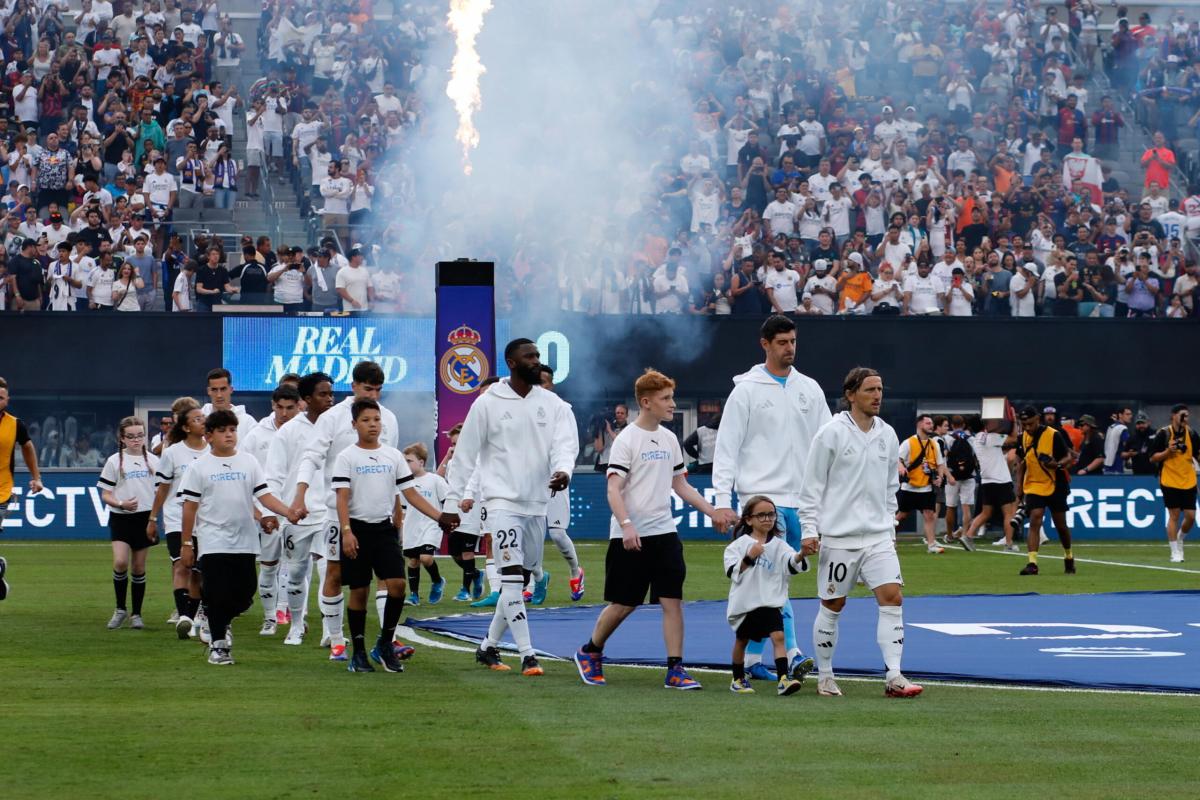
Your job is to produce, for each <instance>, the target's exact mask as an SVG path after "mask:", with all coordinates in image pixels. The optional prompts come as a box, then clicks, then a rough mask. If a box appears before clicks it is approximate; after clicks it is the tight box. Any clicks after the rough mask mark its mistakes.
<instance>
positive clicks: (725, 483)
mask: <svg viewBox="0 0 1200 800" xmlns="http://www.w3.org/2000/svg"><path fill="white" fill-rule="evenodd" d="M740 388H741V387H740V385H739V386H735V387H734V388H733V392H732V393H730V395H729V400H728V402H726V404H725V410H724V412H723V413H722V415H721V425H720V427H719V428H717V443H716V446H715V448H714V451H713V471H712V485H713V489H714V490H715V491H716V493H717V494H716V498H715V499H714V501H713V505H714V506H716V507H717V508H733V506H732V502H733V484H734V480H735V479H736V478H737V461H738V455H739V451H740V450H741V449H742V440H743V439H744V438H745V436H746V425H747V423H748V419H747V417H748V414H747V409H746V396H747V394H748V393H747V392H746V391H738V389H740Z"/></svg>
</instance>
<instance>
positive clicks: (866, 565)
mask: <svg viewBox="0 0 1200 800" xmlns="http://www.w3.org/2000/svg"><path fill="white" fill-rule="evenodd" d="M842 394H843V398H844V399H845V402H846V404H847V405H848V406H849V410H848V411H842V412H841V413H839V414H838V415H837V416H835V417H834V418H833V419H832V420H830V421H829V422H827V423H826V424H825V425H823V426H822V427H821V429H820V430H819V431H817V435H816V437H814V439H813V442H812V448H811V449H810V450H809V454H808V465H807V467H806V468H805V472H804V475H805V482H804V486H803V487H802V488H801V490H800V505H799V509H798V513H799V514H800V523H801V525H803V527H804V539H803V545H802V552H804V553H805V554H808V553H813V552H815V551H817V550H819V551H820V553H821V556H820V559H819V561H818V566H817V596H818V597H820V599H821V608H820V610H819V611H818V612H817V619H816V622H814V623H813V645H814V650H813V653H814V654H815V656H816V660H817V675H818V677H817V694H820V695H824V696H827V697H828V696H837V695H840V694H841V691H840V690H839V689H838V686H837V683H836V682H835V681H834V679H833V651H834V649H835V648H836V647H837V639H838V617H839V616H840V615H841V612H842V609H843V608H844V607H845V605H846V595H848V594H850V590H851V589H853V588H854V584H855V583H856V582H857V581H858V579H859V577H861V578H862V580H863V583H865V584H866V585H867V588H868V589H870V590H871V591H873V592H874V593H875V599H876V600H877V601H878V602H879V622H878V625H877V627H876V640H877V641H878V643H879V649H880V650H882V651H883V663H884V666H886V667H887V685H886V688H885V690H884V692H885V694H886V695H887V696H888V697H915V696H916V695H919V694H920V693H921V691H922V688H921V687H920V686H918V685H916V684H914V683H910V682H909V680H908V679H907V678H905V677H904V675H903V674H902V673H901V672H900V656H901V653H902V652H903V650H904V616H903V613H902V611H901V603H902V602H903V598H902V596H901V593H900V587H901V586H902V585H903V584H904V580H903V578H901V577H900V560H899V558H897V557H896V545H895V542H894V541H893V538H892V537H893V536H894V527H893V526H894V522H893V520H894V519H895V516H896V505H897V503H896V492H897V491H898V490H899V488H900V474H899V471H898V470H897V468H896V463H897V460H898V459H899V450H900V445H899V442H897V440H896V432H895V431H894V430H892V427H891V426H890V425H888V424H887V423H886V422H884V421H883V420H882V419H880V418H879V408H880V405H881V404H882V402H883V379H882V378H880V377H879V373H877V372H876V371H875V370H873V369H868V368H866V367H855V368H854V369H852V370H850V374H848V375H847V376H846V380H845V382H844V383H843V384H842ZM818 536H819V537H820V539H819V541H818Z"/></svg>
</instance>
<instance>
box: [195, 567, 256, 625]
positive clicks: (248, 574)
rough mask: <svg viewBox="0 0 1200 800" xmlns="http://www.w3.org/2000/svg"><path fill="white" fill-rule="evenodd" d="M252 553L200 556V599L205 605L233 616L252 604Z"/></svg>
mask: <svg viewBox="0 0 1200 800" xmlns="http://www.w3.org/2000/svg"><path fill="white" fill-rule="evenodd" d="M256 562H257V556H255V555H254V553H207V554H205V555H203V556H200V596H201V597H202V598H203V599H204V605H205V606H206V607H208V608H210V609H218V611H219V612H223V613H224V614H226V615H228V616H230V617H236V616H237V615H238V614H241V613H242V612H243V611H245V610H247V609H248V608H250V606H252V605H254V597H255V595H257V594H258V572H257V570H256V569H255V563H256Z"/></svg>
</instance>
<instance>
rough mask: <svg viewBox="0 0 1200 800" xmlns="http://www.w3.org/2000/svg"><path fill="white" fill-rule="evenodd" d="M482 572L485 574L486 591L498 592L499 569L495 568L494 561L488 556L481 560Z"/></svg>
mask: <svg viewBox="0 0 1200 800" xmlns="http://www.w3.org/2000/svg"><path fill="white" fill-rule="evenodd" d="M483 572H484V574H485V575H487V582H488V591H489V592H495V593H496V594H499V593H500V570H498V569H496V562H495V561H492V560H491V559H490V558H488V559H485V560H484V562H483Z"/></svg>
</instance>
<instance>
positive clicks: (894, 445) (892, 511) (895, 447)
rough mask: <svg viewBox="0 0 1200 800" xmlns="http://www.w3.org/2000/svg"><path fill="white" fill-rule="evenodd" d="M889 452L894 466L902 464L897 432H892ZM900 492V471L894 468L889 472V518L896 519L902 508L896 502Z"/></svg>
mask: <svg viewBox="0 0 1200 800" xmlns="http://www.w3.org/2000/svg"><path fill="white" fill-rule="evenodd" d="M888 450H889V451H890V455H891V457H892V464H893V465H895V464H898V463H899V462H900V441H899V440H898V439H897V438H896V435H895V431H892V437H891V441H890V442H889V443H888ZM899 492H900V470H898V469H896V468H895V467H894V466H893V467H892V469H890V470H888V488H887V512H888V516H890V517H892V518H895V516H896V511H898V510H899V508H900V506H899V503H898V502H897V500H896V495H897V494H898V493H899Z"/></svg>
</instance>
